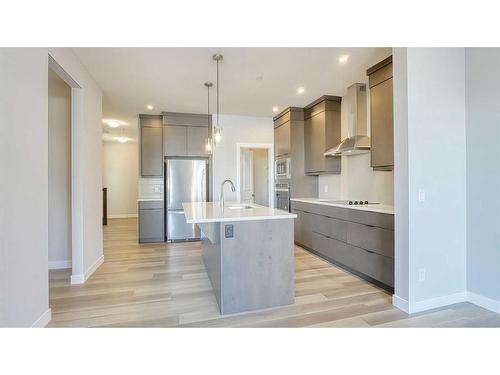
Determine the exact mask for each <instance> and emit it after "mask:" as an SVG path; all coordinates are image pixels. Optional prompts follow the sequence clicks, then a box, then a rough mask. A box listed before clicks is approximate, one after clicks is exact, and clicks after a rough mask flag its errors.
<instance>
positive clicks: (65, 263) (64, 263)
mask: <svg viewBox="0 0 500 375" xmlns="http://www.w3.org/2000/svg"><path fill="white" fill-rule="evenodd" d="M65 268H71V260H49V270H61V269H65Z"/></svg>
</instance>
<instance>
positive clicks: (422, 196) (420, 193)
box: [418, 189, 425, 202]
mask: <svg viewBox="0 0 500 375" xmlns="http://www.w3.org/2000/svg"><path fill="white" fill-rule="evenodd" d="M418 201H419V202H425V190H424V189H418Z"/></svg>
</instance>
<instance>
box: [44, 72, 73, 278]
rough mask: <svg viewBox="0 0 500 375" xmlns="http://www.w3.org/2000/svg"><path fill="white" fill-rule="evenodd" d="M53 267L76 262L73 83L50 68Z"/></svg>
mask: <svg viewBox="0 0 500 375" xmlns="http://www.w3.org/2000/svg"><path fill="white" fill-rule="evenodd" d="M48 184H49V185H48V257H49V269H51V270H53V269H67V268H71V265H72V246H71V243H72V226H71V222H72V220H71V216H72V210H71V201H72V197H71V87H70V86H69V85H68V84H67V83H66V82H65V81H64V80H63V79H61V77H59V76H58V75H57V73H56V72H55V71H54V70H52V69H51V68H50V67H49V68H48Z"/></svg>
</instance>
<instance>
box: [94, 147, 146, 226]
mask: <svg viewBox="0 0 500 375" xmlns="http://www.w3.org/2000/svg"><path fill="white" fill-rule="evenodd" d="M138 173H139V171H138V151H137V143H134V142H127V143H119V142H112V141H109V142H103V185H104V187H107V188H108V195H107V204H108V217H110V218H112V217H133V216H137V197H138Z"/></svg>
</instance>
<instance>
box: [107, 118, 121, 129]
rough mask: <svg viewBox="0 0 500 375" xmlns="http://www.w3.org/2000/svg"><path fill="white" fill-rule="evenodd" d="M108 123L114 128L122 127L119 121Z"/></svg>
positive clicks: (109, 121)
mask: <svg viewBox="0 0 500 375" xmlns="http://www.w3.org/2000/svg"><path fill="white" fill-rule="evenodd" d="M106 123H107V124H108V125H109V126H111V127H112V128H117V127H119V126H120V125H121V123H120V121H117V120H108V121H107V122H106Z"/></svg>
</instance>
